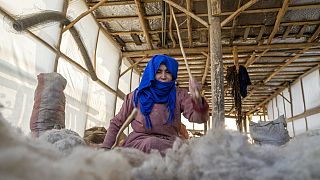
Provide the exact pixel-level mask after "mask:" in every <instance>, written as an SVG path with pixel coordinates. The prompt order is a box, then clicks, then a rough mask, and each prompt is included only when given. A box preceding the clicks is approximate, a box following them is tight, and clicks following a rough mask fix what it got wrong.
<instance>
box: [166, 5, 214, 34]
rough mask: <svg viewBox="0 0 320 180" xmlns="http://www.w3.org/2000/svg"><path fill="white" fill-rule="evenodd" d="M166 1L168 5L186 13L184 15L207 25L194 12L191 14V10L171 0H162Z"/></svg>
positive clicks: (206, 24) (206, 25)
mask: <svg viewBox="0 0 320 180" xmlns="http://www.w3.org/2000/svg"><path fill="white" fill-rule="evenodd" d="M163 1H165V2H166V3H168V4H169V5H171V6H173V7H175V8H177V9H179V10H180V11H182V12H184V13H186V15H188V16H190V17H192V18H193V19H195V20H196V21H198V22H199V23H200V24H202V25H204V26H205V27H206V28H208V27H209V25H208V23H207V22H206V21H204V20H203V19H201V18H200V17H198V16H196V15H195V14H193V13H192V12H190V11H188V10H187V9H185V8H183V7H181V6H179V5H178V4H176V3H174V2H172V1H171V0H163Z"/></svg>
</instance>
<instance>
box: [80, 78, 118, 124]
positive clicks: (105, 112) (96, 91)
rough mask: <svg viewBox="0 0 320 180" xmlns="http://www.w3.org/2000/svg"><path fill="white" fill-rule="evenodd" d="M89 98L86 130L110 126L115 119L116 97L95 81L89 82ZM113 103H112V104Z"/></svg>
mask: <svg viewBox="0 0 320 180" xmlns="http://www.w3.org/2000/svg"><path fill="white" fill-rule="evenodd" d="M89 82H90V83H89V85H90V86H89V98H88V103H87V105H88V112H87V125H86V129H88V128H91V127H94V126H98V127H101V126H104V127H108V126H109V121H110V119H112V118H113V117H114V115H113V113H114V109H115V101H116V96H115V95H113V94H112V93H110V92H109V91H106V89H104V88H103V87H102V86H100V85H99V84H97V83H96V82H94V81H89ZM111 102H112V103H111Z"/></svg>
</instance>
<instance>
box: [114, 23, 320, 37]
mask: <svg viewBox="0 0 320 180" xmlns="http://www.w3.org/2000/svg"><path fill="white" fill-rule="evenodd" d="M319 24H320V20H316V21H313V20H312V21H295V22H283V23H281V24H280V26H290V25H295V26H300V25H319ZM262 26H265V25H264V24H250V25H238V26H236V28H239V29H245V28H247V27H250V28H261V27H262ZM266 27H268V28H269V27H273V26H266ZM222 29H223V30H229V29H232V27H231V26H225V27H222ZM192 30H193V31H196V32H198V31H202V30H208V29H207V28H206V27H200V28H193V29H192ZM180 31H181V32H182V31H188V29H187V28H181V29H180ZM159 32H161V30H150V31H149V33H150V34H157V33H159ZM130 33H137V34H143V32H142V31H117V32H111V33H110V34H112V35H114V34H117V35H130Z"/></svg>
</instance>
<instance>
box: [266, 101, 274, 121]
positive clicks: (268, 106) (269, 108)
mask: <svg viewBox="0 0 320 180" xmlns="http://www.w3.org/2000/svg"><path fill="white" fill-rule="evenodd" d="M272 102H273V101H269V103H268V105H267V111H268V117H269V119H273V117H274V115H273V106H272Z"/></svg>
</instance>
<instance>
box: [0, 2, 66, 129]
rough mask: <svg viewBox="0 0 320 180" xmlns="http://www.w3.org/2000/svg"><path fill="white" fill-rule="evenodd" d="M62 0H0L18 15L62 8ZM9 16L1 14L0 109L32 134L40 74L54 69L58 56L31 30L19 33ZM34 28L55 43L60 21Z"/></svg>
mask: <svg viewBox="0 0 320 180" xmlns="http://www.w3.org/2000/svg"><path fill="white" fill-rule="evenodd" d="M63 2H64V1H63V0H57V1H50V0H25V1H19V3H17V1H7V0H0V6H1V8H2V9H4V10H5V11H7V12H8V13H9V14H11V15H13V16H14V17H15V18H17V17H21V16H23V15H29V14H31V13H36V12H40V11H43V10H55V11H62V7H63ZM10 24H12V23H10V21H9V18H8V17H4V16H3V15H2V14H0V34H1V38H0V92H1V93H0V103H1V104H2V105H3V106H4V108H2V110H1V112H2V113H3V115H4V117H5V118H6V119H7V120H8V121H9V122H10V123H11V124H13V125H14V126H18V127H20V128H21V129H22V131H23V132H24V133H29V132H30V129H29V121H30V117H31V111H32V107H33V102H34V101H33V98H34V90H35V88H36V86H37V75H38V74H39V73H43V72H44V73H45V72H52V71H53V64H54V59H55V58H56V55H55V54H54V53H53V52H52V51H50V50H49V49H47V48H46V47H45V46H44V45H43V44H41V43H40V41H38V40H35V39H34V38H33V37H31V36H30V35H29V34H28V33H25V32H22V33H17V32H15V31H14V30H13V28H12V27H11V26H10ZM31 31H32V32H33V33H34V34H36V35H38V36H39V37H40V38H42V39H43V40H45V41H46V42H47V43H48V44H50V45H52V46H56V44H57V42H58V39H59V38H58V37H59V34H60V29H59V24H58V23H56V24H49V25H47V26H40V27H38V28H33V29H31Z"/></svg>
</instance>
